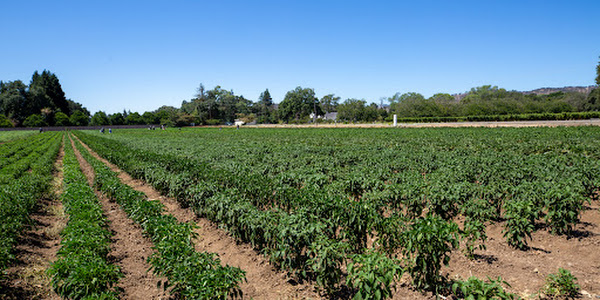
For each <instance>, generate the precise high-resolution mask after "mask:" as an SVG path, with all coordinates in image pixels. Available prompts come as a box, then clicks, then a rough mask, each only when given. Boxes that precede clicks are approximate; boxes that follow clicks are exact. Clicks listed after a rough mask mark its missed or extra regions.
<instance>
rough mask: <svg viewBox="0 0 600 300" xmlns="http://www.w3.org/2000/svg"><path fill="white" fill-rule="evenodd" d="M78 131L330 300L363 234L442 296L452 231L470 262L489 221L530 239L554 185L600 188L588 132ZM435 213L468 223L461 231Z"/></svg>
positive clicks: (598, 142)
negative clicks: (398, 257) (400, 253)
mask: <svg viewBox="0 0 600 300" xmlns="http://www.w3.org/2000/svg"><path fill="white" fill-rule="evenodd" d="M76 134H77V135H78V136H79V137H81V138H82V140H84V141H85V142H86V143H87V144H88V145H90V146H91V147H92V148H93V149H94V150H95V151H97V152H98V153H99V154H101V155H102V156H104V157H106V158H107V159H109V160H110V161H111V162H113V163H115V164H117V165H119V166H120V167H121V168H122V169H123V170H125V171H127V172H129V173H130V174H131V175H132V176H134V177H136V178H139V179H142V180H144V181H146V182H148V183H149V184H151V185H153V186H154V187H156V188H157V189H158V190H160V191H161V192H162V193H164V194H169V195H172V196H174V197H176V198H177V200H178V201H179V202H180V203H181V204H182V205H185V206H186V207H189V208H190V209H191V210H193V211H194V212H195V213H197V214H198V215H199V216H202V217H206V218H207V219H210V220H211V221H213V222H215V223H216V224H219V226H221V227H222V228H225V229H226V230H228V232H229V233H230V234H231V235H232V236H233V237H234V238H235V239H236V240H238V241H240V242H246V243H249V244H251V245H252V246H253V247H254V248H255V249H256V250H257V251H260V252H262V253H264V254H265V255H266V256H267V257H268V258H269V259H271V260H272V262H273V263H274V265H275V266H277V267H279V268H280V269H282V270H285V271H288V272H289V273H291V274H293V275H294V276H295V279H296V280H315V283H316V284H317V285H319V286H320V287H321V288H322V289H323V290H324V291H325V292H327V293H330V294H331V293H335V291H336V289H337V288H338V287H339V284H340V282H339V281H341V280H343V278H344V273H345V270H346V268H345V267H346V265H345V264H347V263H349V261H350V260H349V258H350V257H351V256H352V255H357V254H360V253H362V252H363V251H368V250H366V247H364V245H365V244H367V245H370V244H369V243H365V236H366V237H367V238H369V237H373V238H375V239H376V240H375V244H374V247H375V249H377V250H378V251H381V252H382V253H386V254H388V255H389V256H390V257H393V256H394V255H397V254H398V250H404V253H403V254H404V257H405V258H406V259H407V261H406V269H407V271H409V272H410V271H412V273H413V274H415V275H413V279H414V278H417V281H419V279H420V282H425V281H426V280H430V279H431V280H430V281H435V285H434V284H429V287H427V289H430V290H434V291H436V290H437V291H438V292H439V291H442V290H443V291H447V289H448V288H450V286H449V285H446V284H445V282H444V281H445V280H444V279H445V278H443V277H442V276H440V272H439V269H440V268H441V267H435V268H434V267H431V268H430V267H429V266H430V265H436V264H437V265H439V266H443V265H444V261H447V258H445V257H448V256H449V251H447V250H448V249H455V247H456V245H457V243H458V239H459V237H460V238H462V239H463V242H464V243H465V245H466V247H465V248H466V249H465V251H466V252H467V254H469V253H473V251H475V252H477V250H476V249H477V248H478V247H483V246H484V245H485V231H483V228H484V224H486V225H487V224H489V223H490V222H504V221H506V224H507V225H506V228H507V229H515V228H516V229H517V230H521V232H519V233H517V234H520V235H521V236H522V237H524V238H527V232H530V233H531V232H533V230H536V227H535V226H533V224H534V222H536V221H537V220H538V216H539V217H544V216H545V215H544V213H546V212H547V211H548V208H547V207H546V201H547V200H548V199H547V196H549V195H551V193H549V192H548V191H551V190H552V187H553V186H555V187H556V188H557V189H560V188H559V187H562V186H564V185H565V184H566V183H569V184H567V185H569V186H570V189H569V190H568V193H567V192H566V190H565V193H567V194H565V195H563V194H560V195H559V196H560V197H556V198H557V199H563V200H566V199H569V197H570V198H572V199H580V198H581V197H589V196H590V195H591V194H590V193H591V192H593V191H595V190H596V187H598V186H600V179H599V178H600V176H599V174H600V172H598V166H599V164H598V159H597V158H598V157H600V150H599V149H600V138H599V134H598V130H597V129H595V128H593V127H578V128H526V129H525V128H519V129H512V128H483V129H482V128H461V129H431V128H429V129H427V130H421V129H417V130H415V129H410V130H408V129H398V128H395V129H356V128H353V129H343V128H336V129H322V130H314V129H295V130H290V129H261V130H253V129H249V130H240V131H237V130H228V129H226V128H224V129H223V130H219V129H218V128H201V129H189V130H182V131H172V132H169V131H167V132H164V133H161V134H160V138H157V135H154V134H148V132H147V130H126V131H118V132H117V133H115V134H112V135H110V136H109V135H101V134H100V133H97V132H77V133H76ZM186 141H187V142H186ZM189 141H201V142H197V143H196V142H194V143H190V142H189ZM547 192H548V193H547ZM445 202H448V203H445ZM446 204H449V206H445V205H446ZM148 205H149V204H148ZM512 206H516V207H512ZM445 209H451V211H449V213H445V212H444V210H445ZM501 213H502V214H503V215H501ZM147 214H148V215H149V214H150V213H147ZM424 214H430V216H426V217H423V216H424ZM433 214H435V215H438V216H437V217H435V216H431V215H433ZM442 215H443V216H444V217H446V218H448V219H451V218H454V217H457V216H458V217H459V219H463V218H464V220H465V221H467V223H466V224H465V227H462V229H463V230H458V228H457V226H456V225H455V224H453V223H450V222H448V221H444V220H443V218H442ZM532 216H533V218H532ZM424 219H429V220H430V221H431V223H432V224H433V225H431V226H430V225H428V224H426V222H425V221H424ZM431 219H435V221H433V220H431ZM522 219H525V222H520V221H519V220H522ZM547 222H548V223H549V222H550V221H549V220H548V221H547ZM419 223H424V224H423V225H422V226H419V225H418V224H419ZM502 224H504V223H502ZM432 228H433V229H432ZM435 228H437V229H435ZM440 228H442V229H440ZM443 228H446V229H443ZM549 228H550V227H549ZM434 229H435V230H434ZM523 229H524V231H523ZM419 233H421V237H419ZM508 235H509V234H508V233H507V237H508ZM419 239H420V240H421V241H425V242H418V241H419ZM366 241H369V240H368V239H366ZM410 241H412V242H413V243H414V246H412V248H411V247H408V250H410V251H407V250H405V249H407V247H406V244H407V243H409V242H410ZM361 245H363V246H362V247H361ZM525 245H526V243H525ZM427 247H431V248H433V249H429V248H427ZM425 248H427V249H425ZM340 261H341V263H340ZM422 261H425V262H422ZM411 267H412V268H411ZM339 274H342V275H341V277H340V276H339ZM419 274H433V275H428V276H425V275H419ZM336 278H339V279H338V281H337V282H336ZM317 282H318V283H317ZM421 286H422V289H425V286H426V284H425V283H422V284H421Z"/></svg>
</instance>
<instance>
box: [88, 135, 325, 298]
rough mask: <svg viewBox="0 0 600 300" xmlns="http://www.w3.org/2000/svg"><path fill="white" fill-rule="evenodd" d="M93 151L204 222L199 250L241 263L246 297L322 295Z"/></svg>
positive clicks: (138, 185) (152, 195)
mask: <svg viewBox="0 0 600 300" xmlns="http://www.w3.org/2000/svg"><path fill="white" fill-rule="evenodd" d="M84 147H86V149H88V150H89V151H90V153H91V154H92V155H93V156H94V157H96V158H98V159H100V160H101V161H102V162H104V163H105V164H106V165H108V166H109V167H110V168H111V170H113V171H114V172H117V173H119V178H120V179H121V181H122V182H123V183H125V184H127V185H129V186H131V187H132V188H134V189H135V190H137V191H140V192H143V193H145V194H146V195H147V196H148V199H151V200H155V199H158V200H160V201H161V203H163V204H164V205H165V207H166V210H167V212H168V213H169V214H172V215H173V216H174V217H176V218H177V220H178V221H180V222H190V221H191V222H195V223H196V224H198V225H199V226H200V228H199V229H198V230H197V231H196V232H197V233H198V234H199V236H200V239H199V240H198V241H197V242H196V245H195V246H196V250H197V251H206V252H212V253H217V254H218V255H219V258H220V259H221V262H222V263H223V264H226V265H229V266H234V267H238V268H240V269H242V270H244V271H246V279H247V282H246V283H243V284H241V289H242V291H243V293H244V298H246V299H320V298H321V297H320V296H319V294H318V293H316V292H315V291H314V287H313V285H312V284H306V283H305V284H298V283H296V282H295V281H293V280H292V279H291V278H290V277H288V276H287V275H286V274H285V273H284V272H281V271H278V270H276V269H275V268H274V267H273V266H272V265H271V264H270V263H269V261H268V260H267V259H266V258H265V257H264V256H262V255H261V254H260V253H258V252H257V251H256V250H254V249H253V248H252V246H251V245H249V244H245V243H237V242H236V241H235V239H234V238H233V237H231V236H230V235H229V234H228V233H227V232H226V231H224V230H222V229H220V228H219V227H218V226H216V225H215V224H214V223H212V222H211V221H209V220H208V219H205V218H199V217H197V216H196V215H195V214H194V213H193V212H192V211H191V210H189V209H185V208H182V207H181V206H180V205H179V203H178V202H177V200H175V199H173V198H171V197H166V196H163V195H161V194H160V193H159V192H158V191H157V190H155V189H154V188H153V187H152V186H151V185H149V184H147V183H145V182H143V181H141V180H137V179H134V178H132V177H131V176H130V175H129V174H127V173H125V172H123V171H122V170H120V169H119V168H118V167H117V166H115V165H114V164H112V163H110V162H108V161H107V160H105V159H104V158H102V157H100V156H99V155H98V154H96V153H95V152H93V151H92V150H91V149H90V148H89V147H88V146H87V145H85V144H84Z"/></svg>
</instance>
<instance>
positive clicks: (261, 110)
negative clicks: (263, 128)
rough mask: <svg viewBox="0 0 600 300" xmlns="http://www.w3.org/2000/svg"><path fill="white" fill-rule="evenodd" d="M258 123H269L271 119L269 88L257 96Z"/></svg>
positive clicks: (271, 103)
mask: <svg viewBox="0 0 600 300" xmlns="http://www.w3.org/2000/svg"><path fill="white" fill-rule="evenodd" d="M256 110H257V113H258V123H271V122H272V121H273V119H272V114H273V98H272V97H271V93H269V89H266V90H265V91H264V92H262V93H261V94H260V96H259V97H258V103H257V109H256Z"/></svg>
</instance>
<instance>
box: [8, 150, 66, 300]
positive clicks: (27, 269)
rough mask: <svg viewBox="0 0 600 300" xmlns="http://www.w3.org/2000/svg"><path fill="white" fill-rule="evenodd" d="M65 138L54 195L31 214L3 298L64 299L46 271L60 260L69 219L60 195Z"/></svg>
mask: <svg viewBox="0 0 600 300" xmlns="http://www.w3.org/2000/svg"><path fill="white" fill-rule="evenodd" d="M64 154H65V153H64V139H63V144H62V145H61V148H60V150H59V153H58V157H57V159H56V161H55V163H54V170H55V171H54V174H53V179H52V183H51V184H52V191H53V194H51V195H48V197H44V198H42V199H40V201H39V203H38V207H37V209H36V211H35V212H34V213H32V214H31V215H30V217H31V220H32V224H31V225H29V226H28V227H27V228H26V229H25V231H24V232H23V234H22V235H21V237H20V240H19V242H18V245H17V247H16V251H15V252H16V259H15V261H16V263H15V265H14V266H12V267H11V268H9V269H7V270H6V271H7V283H8V284H7V286H6V291H0V298H1V299H52V300H54V299H60V297H59V296H58V295H57V294H56V293H54V291H53V290H52V283H51V281H50V278H49V276H48V275H46V270H47V269H48V267H50V263H51V262H52V261H54V260H55V259H56V252H57V251H58V249H59V248H60V235H59V234H60V232H61V231H62V229H63V228H64V227H65V224H66V222H67V219H66V217H65V215H64V211H63V207H62V203H61V202H60V199H59V197H60V195H61V194H62V181H63V172H62V161H63V157H64Z"/></svg>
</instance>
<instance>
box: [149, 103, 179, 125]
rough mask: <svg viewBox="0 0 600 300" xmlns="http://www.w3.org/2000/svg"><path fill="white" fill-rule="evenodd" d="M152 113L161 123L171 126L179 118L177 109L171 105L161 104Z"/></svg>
mask: <svg viewBox="0 0 600 300" xmlns="http://www.w3.org/2000/svg"><path fill="white" fill-rule="evenodd" d="M154 114H155V115H156V117H157V118H158V120H159V121H160V124H162V125H168V126H173V125H175V123H176V122H177V119H178V118H179V110H178V109H177V108H175V107H173V106H167V105H163V106H161V107H159V108H158V109H157V110H156V111H154Z"/></svg>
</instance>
